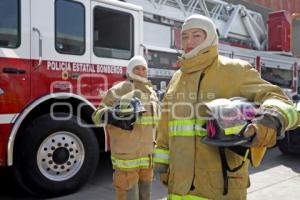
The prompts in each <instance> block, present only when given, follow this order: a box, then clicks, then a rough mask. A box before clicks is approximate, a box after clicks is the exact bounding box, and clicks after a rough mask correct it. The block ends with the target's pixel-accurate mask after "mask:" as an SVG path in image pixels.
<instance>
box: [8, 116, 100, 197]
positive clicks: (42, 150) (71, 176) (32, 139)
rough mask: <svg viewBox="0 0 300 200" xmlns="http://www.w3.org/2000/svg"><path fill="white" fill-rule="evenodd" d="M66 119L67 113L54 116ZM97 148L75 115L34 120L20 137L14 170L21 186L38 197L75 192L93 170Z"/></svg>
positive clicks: (92, 136)
mask: <svg viewBox="0 0 300 200" xmlns="http://www.w3.org/2000/svg"><path fill="white" fill-rule="evenodd" d="M55 116H56V117H60V118H61V119H62V118H65V119H66V117H67V114H64V113H55ZM98 158H99V145H98V142H97V139H96V137H95V135H94V134H93V132H92V131H91V129H88V128H85V127H82V126H80V125H79V124H78V122H77V118H76V117H75V116H71V117H69V119H66V120H54V119H53V118H52V117H51V116H50V115H49V114H47V115H43V116H41V117H39V118H37V119H35V120H34V121H33V122H32V123H31V124H30V125H29V126H28V127H27V128H26V130H25V132H24V134H23V135H22V138H20V140H19V143H18V146H17V151H16V152H15V161H14V166H15V167H14V169H15V170H14V171H15V174H16V178H17V180H18V181H19V183H20V184H21V186H22V187H23V188H24V189H25V190H27V191H28V192H30V193H31V194H34V195H37V196H47V197H50V196H59V195H62V194H68V193H71V192H73V191H75V190H77V189H78V188H79V187H80V186H82V185H83V184H84V183H86V182H87V180H88V178H89V177H90V176H91V175H93V173H94V171H95V170H96V167H97V164H98Z"/></svg>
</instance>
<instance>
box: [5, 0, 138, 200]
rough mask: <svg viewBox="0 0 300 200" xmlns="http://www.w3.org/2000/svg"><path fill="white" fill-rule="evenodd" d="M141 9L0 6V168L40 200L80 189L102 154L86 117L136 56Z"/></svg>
mask: <svg viewBox="0 0 300 200" xmlns="http://www.w3.org/2000/svg"><path fill="white" fill-rule="evenodd" d="M142 22H143V12H142V8H141V7H139V6H135V5H132V4H128V3H124V2H121V1H115V0H113V1H112V0H91V1H85V0H43V1H41V0H1V1H0V166H12V168H13V171H14V173H15V175H16V177H17V180H18V182H19V183H20V184H21V186H23V188H25V189H26V190H27V191H29V192H31V193H32V194H35V195H40V196H56V195H61V194H64V193H70V192H72V191H74V190H76V189H78V188H79V187H80V186H82V185H83V184H84V183H85V182H86V181H87V180H88V178H89V177H90V176H91V175H92V174H93V172H94V171H95V169H96V166H97V164H98V157H99V151H106V150H108V146H107V143H108V138H107V136H106V133H105V130H104V129H103V127H102V128H101V127H95V126H93V123H92V120H91V115H92V113H93V111H94V110H95V107H96V106H97V105H98V104H99V102H100V99H101V95H102V93H103V92H104V91H106V90H107V89H108V88H110V87H111V86H112V85H113V84H114V83H116V82H118V81H120V80H122V79H123V76H124V74H125V71H126V65H127V62H128V60H129V59H130V58H131V57H132V56H133V55H136V54H141V53H142V52H143V47H142V46H141V44H142V41H143V35H142V30H143V28H142V25H143V24H142Z"/></svg>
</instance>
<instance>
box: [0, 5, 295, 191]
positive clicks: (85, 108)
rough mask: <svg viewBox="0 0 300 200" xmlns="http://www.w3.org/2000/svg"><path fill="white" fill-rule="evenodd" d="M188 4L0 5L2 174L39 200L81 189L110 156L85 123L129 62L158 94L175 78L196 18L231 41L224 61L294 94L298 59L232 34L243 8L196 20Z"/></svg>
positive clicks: (99, 134)
mask: <svg viewBox="0 0 300 200" xmlns="http://www.w3.org/2000/svg"><path fill="white" fill-rule="evenodd" d="M128 2H129V3H128ZM180 2H181V3H182V2H185V4H180ZM189 2H192V1H188V0H186V1H181V0H165V1H159V3H160V4H161V5H159V4H158V1H153V0H145V1H137V0H136V1H135V2H134V0H128V1H127V2H122V1H117V0H91V1H84V0H1V1H0V166H11V167H12V168H13V171H14V174H15V176H16V178H17V180H18V182H19V183H20V184H21V185H22V186H23V188H25V189H26V190H27V191H29V192H30V193H33V194H36V195H41V196H55V195H60V194H64V193H69V192H72V191H74V190H76V189H78V188H79V187H80V186H82V185H83V184H84V183H85V182H86V181H87V180H88V178H89V177H90V176H91V175H92V174H93V172H94V170H95V169H96V166H97V163H98V157H99V152H100V151H107V150H108V140H109V137H107V134H106V132H105V129H104V128H103V127H95V126H94V125H93V123H92V120H91V114H92V113H93V111H94V110H95V107H96V106H97V105H98V104H99V102H100V100H101V95H102V94H103V92H105V91H106V90H107V89H108V88H110V87H111V86H112V85H113V84H114V83H116V82H118V81H120V80H122V79H123V75H124V74H125V71H126V67H125V66H126V64H127V62H128V60H129V59H130V58H131V57H132V56H133V55H136V54H140V55H141V54H143V53H144V52H146V57H147V59H148V62H149V66H150V69H149V75H150V78H151V79H152V81H153V82H154V85H155V86H156V89H159V90H163V89H164V88H165V86H166V84H167V82H168V80H169V79H170V77H171V76H172V74H173V73H174V71H175V70H176V56H177V55H178V53H179V52H178V50H176V35H177V36H178V33H179V32H178V29H177V28H178V27H180V24H181V23H182V20H183V19H184V17H185V16H187V15H189V14H191V13H193V12H196V13H202V14H210V17H212V18H214V20H216V21H215V22H216V24H217V25H218V26H220V25H222V21H223V22H226V23H227V24H223V27H225V29H219V31H220V33H221V35H220V37H221V39H222V38H223V39H224V38H226V37H227V38H228V41H226V40H223V41H221V42H222V44H221V46H220V52H221V53H222V54H224V55H227V56H230V57H233V58H241V59H245V60H247V61H249V62H250V63H252V64H253V65H254V66H255V67H256V68H257V69H258V70H261V72H262V76H263V77H264V74H267V75H268V74H269V72H268V70H269V69H271V70H272V71H274V73H276V72H277V74H278V73H280V75H281V76H283V78H282V77H281V78H278V80H277V79H276V80H277V84H279V85H280V84H281V86H282V87H284V88H285V89H286V91H287V93H289V94H295V93H296V89H297V82H298V75H297V72H298V68H297V59H295V58H293V57H291V56H290V55H286V56H283V55H279V54H272V53H270V52H266V51H263V44H264V41H265V40H264V37H263V36H264V35H263V34H262V33H260V35H258V36H259V37H258V38H256V35H257V34H259V33H255V32H252V33H251V29H247V27H246V28H245V27H244V28H242V27H240V28H241V29H240V30H241V31H240V32H239V33H238V32H236V30H238V29H237V27H236V25H237V24H238V23H237V22H242V21H241V20H240V21H236V20H235V19H236V18H235V17H236V16H240V15H239V13H240V12H242V11H240V10H241V9H244V8H243V7H241V6H239V7H231V8H227V6H226V5H227V4H225V3H224V2H222V1H219V0H212V1H211V3H215V4H214V5H215V6H217V8H215V7H213V6H212V5H209V6H204V4H203V6H202V7H201V8H206V9H211V10H212V11H208V10H206V11H205V12H202V11H201V12H200V7H199V6H198V5H196V4H195V5H196V6H195V7H194V8H193V6H191V5H193V4H188V3H189ZM199 2H200V1H199ZM201 2H204V3H205V2H206V1H204V0H201ZM130 3H135V4H137V5H139V4H143V5H140V6H137V5H133V4H130ZM162 4H164V5H162ZM201 5H202V4H201ZM151 6H153V7H151ZM142 7H143V8H144V11H145V12H143V8H142ZM180 9H185V10H184V12H183V13H184V15H181V12H180ZM222 9H227V10H225V11H223V10H222ZM243 11H245V10H243ZM246 11H247V10H246ZM212 13H215V14H213V15H211V14H212ZM244 14H245V13H244ZM246 14H247V12H246ZM172 15H174V16H172ZM250 15H251V16H252V15H253V16H254V15H255V13H253V12H250ZM256 16H258V15H256ZM241 17H243V16H242V15H241ZM243 19H245V21H243V23H245V25H247V24H248V25H249V23H250V24H253V21H252V22H251V21H250V22H249V21H248V20H249V19H248V18H247V17H246V18H245V17H243ZM255 19H256V18H255ZM257 19H258V20H259V18H257ZM224 20H225V21H224ZM226 20H227V21H226ZM255 23H256V22H254V24H255ZM248 28H249V27H248ZM258 30H259V29H258ZM247 31H248V32H247ZM249 31H250V33H251V35H250V36H249V35H248V36H247V34H246V33H249ZM259 32H261V31H259ZM176 33H177V34H176ZM177 39H178V38H177ZM238 39H239V40H241V41H242V40H244V41H253V42H252V43H251V45H253V46H254V47H255V48H256V49H259V50H260V51H256V50H253V49H251V48H248V49H247V48H241V47H243V46H244V45H245V43H240V44H239V46H240V47H237V45H232V44H233V43H234V42H235V41H236V40H238ZM228 42H229V43H228ZM251 45H250V46H251ZM270 80H273V79H270ZM274 80H275V79H274Z"/></svg>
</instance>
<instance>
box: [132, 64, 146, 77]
mask: <svg viewBox="0 0 300 200" xmlns="http://www.w3.org/2000/svg"><path fill="white" fill-rule="evenodd" d="M132 73H134V74H135V75H138V76H141V77H143V78H147V76H148V72H147V69H146V67H144V66H143V65H137V66H135V67H134V68H133V71H132Z"/></svg>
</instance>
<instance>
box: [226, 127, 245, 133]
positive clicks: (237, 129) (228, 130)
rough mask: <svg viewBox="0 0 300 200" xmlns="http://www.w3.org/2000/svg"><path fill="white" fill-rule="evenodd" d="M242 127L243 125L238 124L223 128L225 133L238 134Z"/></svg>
mask: <svg viewBox="0 0 300 200" xmlns="http://www.w3.org/2000/svg"><path fill="white" fill-rule="evenodd" d="M244 127H245V125H238V126H234V127H229V128H225V130H224V131H225V135H232V134H238V133H239V132H240V131H241V130H242V129H243V128H244Z"/></svg>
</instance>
